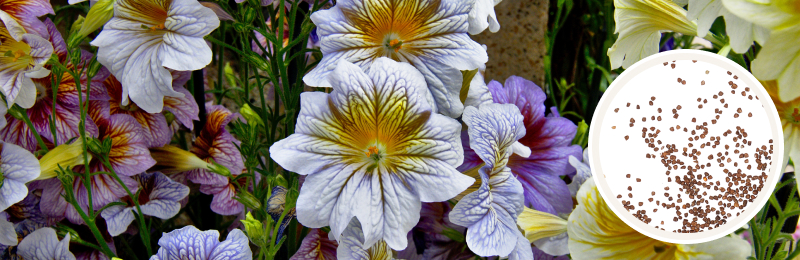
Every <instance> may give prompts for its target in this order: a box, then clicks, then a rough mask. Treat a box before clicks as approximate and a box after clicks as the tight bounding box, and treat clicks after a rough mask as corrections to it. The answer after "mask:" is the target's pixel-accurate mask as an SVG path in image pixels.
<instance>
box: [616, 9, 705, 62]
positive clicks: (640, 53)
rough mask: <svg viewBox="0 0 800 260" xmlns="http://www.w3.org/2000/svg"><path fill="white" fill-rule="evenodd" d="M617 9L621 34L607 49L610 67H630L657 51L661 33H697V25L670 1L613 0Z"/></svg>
mask: <svg viewBox="0 0 800 260" xmlns="http://www.w3.org/2000/svg"><path fill="white" fill-rule="evenodd" d="M614 8H615V10H614V22H615V23H616V25H617V28H616V31H615V32H616V33H619V37H618V38H617V41H616V42H615V43H614V45H613V46H611V48H609V49H608V57H609V59H610V61H611V68H619V67H620V66H622V67H623V68H628V67H629V66H630V65H632V64H633V63H635V62H637V61H639V60H641V59H644V58H646V57H647V56H650V55H653V54H656V53H658V44H659V41H660V39H661V33H662V32H667V31H672V32H677V33H681V34H683V35H696V34H697V25H696V24H695V23H694V22H692V21H690V20H689V19H687V18H686V10H684V9H683V8H681V7H680V6H678V5H677V4H675V3H673V2H672V1H670V0H614Z"/></svg>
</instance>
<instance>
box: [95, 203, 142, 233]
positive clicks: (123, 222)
mask: <svg viewBox="0 0 800 260" xmlns="http://www.w3.org/2000/svg"><path fill="white" fill-rule="evenodd" d="M100 215H101V216H103V219H105V220H106V225H107V226H108V234H110V235H111V236H114V237H115V236H119V235H120V234H122V233H124V232H125V231H126V230H128V226H130V225H131V223H132V222H133V219H134V217H135V216H134V215H133V208H131V207H126V206H122V205H114V206H111V207H108V208H106V209H105V210H103V212H102V213H100Z"/></svg>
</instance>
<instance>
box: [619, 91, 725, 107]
mask: <svg viewBox="0 0 800 260" xmlns="http://www.w3.org/2000/svg"><path fill="white" fill-rule="evenodd" d="M720 93H722V92H720ZM627 106H628V107H630V106H631V103H630V102H628V105H627Z"/></svg>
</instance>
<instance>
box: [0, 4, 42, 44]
mask: <svg viewBox="0 0 800 260" xmlns="http://www.w3.org/2000/svg"><path fill="white" fill-rule="evenodd" d="M0 13H6V14H7V15H8V16H10V18H13V19H14V20H15V22H17V23H19V24H20V25H21V26H22V27H23V28H24V29H25V31H26V32H28V33H36V34H39V35H42V36H44V35H47V29H46V28H45V25H44V24H43V23H42V21H41V20H39V18H38V17H40V16H43V15H46V14H55V12H54V11H53V6H52V5H50V1H47V0H4V1H2V2H0ZM0 20H3V22H5V23H8V22H9V21H7V20H6V19H0ZM16 39H17V40H19V38H16Z"/></svg>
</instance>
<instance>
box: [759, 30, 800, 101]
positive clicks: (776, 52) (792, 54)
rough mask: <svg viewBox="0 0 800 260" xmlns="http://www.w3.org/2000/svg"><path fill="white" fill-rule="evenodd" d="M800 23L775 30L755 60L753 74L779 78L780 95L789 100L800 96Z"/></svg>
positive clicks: (781, 98) (764, 78) (783, 99)
mask: <svg viewBox="0 0 800 260" xmlns="http://www.w3.org/2000/svg"><path fill="white" fill-rule="evenodd" d="M797 39H800V25H795V26H792V27H787V28H785V29H780V30H773V31H772V34H770V37H769V40H768V41H767V43H766V44H765V45H764V46H763V47H762V48H761V51H760V52H759V53H758V57H756V59H755V60H753V63H752V71H753V75H754V76H756V77H757V78H758V79H760V80H771V79H777V80H778V86H780V87H779V88H778V97H780V100H781V101H784V102H788V101H790V100H794V99H795V98H798V97H800V91H797V88H795V87H788V86H800V75H798V73H797V72H798V71H800V45H798V44H796V43H797Z"/></svg>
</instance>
